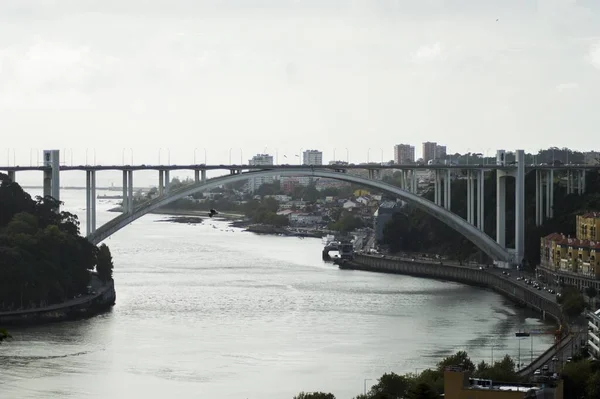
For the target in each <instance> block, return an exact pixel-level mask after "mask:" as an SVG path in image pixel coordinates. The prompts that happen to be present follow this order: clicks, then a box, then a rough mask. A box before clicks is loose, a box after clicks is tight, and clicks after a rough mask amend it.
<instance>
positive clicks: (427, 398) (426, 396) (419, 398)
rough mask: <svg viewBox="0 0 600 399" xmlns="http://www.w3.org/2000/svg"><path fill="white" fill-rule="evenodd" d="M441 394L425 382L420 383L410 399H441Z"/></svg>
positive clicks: (411, 393) (410, 395) (409, 396)
mask: <svg viewBox="0 0 600 399" xmlns="http://www.w3.org/2000/svg"><path fill="white" fill-rule="evenodd" d="M439 397H440V394H439V393H437V392H436V391H435V390H434V389H433V388H431V387H430V386H429V385H428V384H426V383H424V382H420V383H418V384H417V385H416V386H415V387H414V388H413V389H411V391H410V393H409V394H408V398H409V399H439Z"/></svg>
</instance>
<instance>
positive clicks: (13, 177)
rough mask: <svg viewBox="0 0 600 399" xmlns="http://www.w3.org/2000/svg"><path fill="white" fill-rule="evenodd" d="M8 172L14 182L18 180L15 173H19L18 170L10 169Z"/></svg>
mask: <svg viewBox="0 0 600 399" xmlns="http://www.w3.org/2000/svg"><path fill="white" fill-rule="evenodd" d="M7 174H8V178H9V179H10V181H12V182H16V181H17V180H15V175H16V174H17V172H15V171H14V170H9V171H8V172H7Z"/></svg>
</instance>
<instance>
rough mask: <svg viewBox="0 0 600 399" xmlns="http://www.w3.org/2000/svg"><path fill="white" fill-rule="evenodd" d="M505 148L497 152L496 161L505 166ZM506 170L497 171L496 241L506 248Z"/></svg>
mask: <svg viewBox="0 0 600 399" xmlns="http://www.w3.org/2000/svg"><path fill="white" fill-rule="evenodd" d="M504 154H505V151H504V150H498V152H497V153H496V162H497V164H498V165H502V166H504V164H505V160H504ZM506 178H507V175H506V172H504V171H502V170H497V171H496V242H497V243H498V244H500V246H501V247H502V248H506Z"/></svg>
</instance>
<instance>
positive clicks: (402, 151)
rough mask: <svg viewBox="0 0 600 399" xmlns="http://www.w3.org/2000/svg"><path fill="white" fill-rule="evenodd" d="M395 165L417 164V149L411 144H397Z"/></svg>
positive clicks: (395, 147)
mask: <svg viewBox="0 0 600 399" xmlns="http://www.w3.org/2000/svg"><path fill="white" fill-rule="evenodd" d="M394 163H395V164H396V165H404V164H409V163H415V147H414V146H412V145H410V144H396V145H395V146H394Z"/></svg>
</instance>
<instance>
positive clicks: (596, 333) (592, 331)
mask: <svg viewBox="0 0 600 399" xmlns="http://www.w3.org/2000/svg"><path fill="white" fill-rule="evenodd" d="M587 319H588V350H589V352H590V355H592V356H593V357H594V358H595V359H598V360H600V309H598V310H596V311H595V312H588V317H587Z"/></svg>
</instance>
